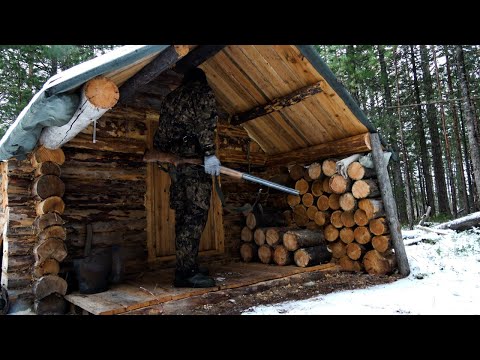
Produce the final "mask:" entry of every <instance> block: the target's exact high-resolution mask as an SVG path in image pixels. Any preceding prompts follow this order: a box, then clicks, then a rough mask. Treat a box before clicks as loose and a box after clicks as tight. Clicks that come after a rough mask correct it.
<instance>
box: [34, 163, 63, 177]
mask: <svg viewBox="0 0 480 360" xmlns="http://www.w3.org/2000/svg"><path fill="white" fill-rule="evenodd" d="M61 173H62V171H61V169H60V166H59V165H58V164H56V163H54V162H53V161H45V162H41V163H39V164H38V167H37V168H36V169H35V176H42V175H55V176H58V177H60V175H61Z"/></svg>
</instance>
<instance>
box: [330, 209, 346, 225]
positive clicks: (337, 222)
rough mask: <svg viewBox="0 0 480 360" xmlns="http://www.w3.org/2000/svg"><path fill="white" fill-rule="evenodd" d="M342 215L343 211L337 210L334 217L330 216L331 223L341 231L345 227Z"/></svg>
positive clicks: (333, 213)
mask: <svg viewBox="0 0 480 360" xmlns="http://www.w3.org/2000/svg"><path fill="white" fill-rule="evenodd" d="M342 213H343V211H342V210H335V211H334V212H332V215H330V223H331V224H332V225H333V226H335V227H336V228H337V229H341V228H342V227H343V222H342V219H341V216H342Z"/></svg>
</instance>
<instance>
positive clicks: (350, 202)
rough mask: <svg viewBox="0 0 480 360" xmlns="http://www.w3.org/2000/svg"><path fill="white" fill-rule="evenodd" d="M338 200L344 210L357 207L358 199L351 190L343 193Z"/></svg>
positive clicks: (351, 209)
mask: <svg viewBox="0 0 480 360" xmlns="http://www.w3.org/2000/svg"><path fill="white" fill-rule="evenodd" d="M338 201H339V204H340V208H341V209H342V210H344V211H353V210H355V209H356V207H357V199H355V197H354V196H353V195H352V193H350V192H347V193H345V194H342V195H341V196H340V199H339V200H338Z"/></svg>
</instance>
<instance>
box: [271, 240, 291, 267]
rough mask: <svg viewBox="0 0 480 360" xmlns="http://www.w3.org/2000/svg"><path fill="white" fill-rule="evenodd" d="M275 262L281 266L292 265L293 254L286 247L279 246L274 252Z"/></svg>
mask: <svg viewBox="0 0 480 360" xmlns="http://www.w3.org/2000/svg"><path fill="white" fill-rule="evenodd" d="M273 261H274V262H275V264H277V265H279V266H285V265H290V264H291V263H292V262H293V253H292V252H290V251H288V250H287V248H286V247H285V246H283V245H278V246H276V247H275V250H274V252H273Z"/></svg>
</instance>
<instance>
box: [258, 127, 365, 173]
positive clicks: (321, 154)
mask: <svg viewBox="0 0 480 360" xmlns="http://www.w3.org/2000/svg"><path fill="white" fill-rule="evenodd" d="M371 148H372V147H371V145H370V134H369V133H364V134H360V135H354V136H351V137H348V138H344V139H341V140H335V141H331V142H328V143H324V144H320V145H315V146H311V147H308V148H304V149H297V150H294V151H290V152H287V153H282V154H276V155H273V156H269V157H268V159H267V162H266V166H272V165H279V164H289V163H298V164H301V163H311V162H312V161H316V160H318V159H325V158H328V157H331V156H338V157H341V156H344V155H351V154H357V153H362V152H368V151H370V150H371Z"/></svg>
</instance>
